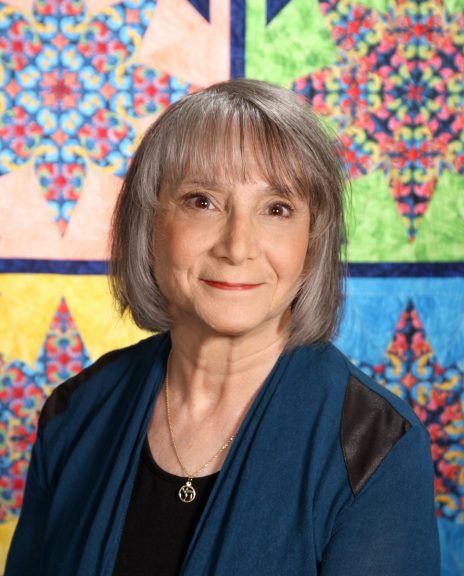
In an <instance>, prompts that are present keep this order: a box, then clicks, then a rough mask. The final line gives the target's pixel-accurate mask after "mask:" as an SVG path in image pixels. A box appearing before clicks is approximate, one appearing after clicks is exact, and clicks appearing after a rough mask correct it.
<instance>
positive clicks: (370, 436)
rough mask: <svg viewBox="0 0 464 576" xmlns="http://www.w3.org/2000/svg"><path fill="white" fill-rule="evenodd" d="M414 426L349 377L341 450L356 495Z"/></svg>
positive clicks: (384, 401)
mask: <svg viewBox="0 0 464 576" xmlns="http://www.w3.org/2000/svg"><path fill="white" fill-rule="evenodd" d="M410 428H411V424H410V423H409V422H408V421H407V420H406V418H404V417H403V416H401V414H399V413H398V412H397V411H396V410H395V408H394V407H393V406H392V405H391V404H390V403H389V402H388V400H386V399H385V398H383V397H382V396H381V395H380V394H377V393H376V392H374V391H373V390H371V389H370V388H369V387H368V386H365V385H364V384H363V383H362V382H360V381H359V380H357V379H356V378H355V377H354V376H350V378H349V381H348V384H347V389H346V394H345V400H344V404H343V416H342V430H341V434H342V447H343V454H344V457H345V463H346V467H347V470H348V477H349V480H350V484H351V489H352V491H353V494H354V495H355V496H356V495H357V494H358V493H359V492H360V491H361V489H362V487H363V486H364V485H365V484H366V482H367V481H368V480H369V478H370V477H371V476H372V474H373V473H374V472H375V471H376V470H377V468H378V466H379V465H380V463H381V462H382V460H383V459H384V458H385V456H386V455H387V454H388V453H389V452H390V450H391V449H392V448H393V446H394V445H395V444H396V443H397V442H398V440H399V439H400V438H401V437H402V436H403V434H405V433H406V432H407V431H408V430H409V429H410Z"/></svg>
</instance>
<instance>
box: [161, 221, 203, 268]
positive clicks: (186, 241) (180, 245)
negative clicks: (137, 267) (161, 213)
mask: <svg viewBox="0 0 464 576" xmlns="http://www.w3.org/2000/svg"><path fill="white" fill-rule="evenodd" d="M200 244H201V235H199V234H195V233H194V231H192V230H191V228H188V227H186V226H183V225H182V222H180V221H177V222H176V221H171V222H165V223H163V224H162V225H161V226H160V227H159V228H158V229H157V232H156V233H155V251H156V254H155V270H156V269H160V270H163V271H165V272H166V273H170V274H172V273H175V271H176V270H185V269H187V268H190V267H191V266H192V264H194V263H195V262H196V260H197V256H198V254H199V252H200V250H201V247H200Z"/></svg>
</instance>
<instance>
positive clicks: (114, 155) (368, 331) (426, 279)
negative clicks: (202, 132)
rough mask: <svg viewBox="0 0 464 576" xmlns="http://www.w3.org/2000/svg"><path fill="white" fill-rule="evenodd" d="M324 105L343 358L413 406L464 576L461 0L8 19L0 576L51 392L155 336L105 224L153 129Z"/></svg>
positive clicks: (61, 3) (28, 10)
mask: <svg viewBox="0 0 464 576" xmlns="http://www.w3.org/2000/svg"><path fill="white" fill-rule="evenodd" d="M239 76H245V77H250V78H258V79H263V80H268V81H271V82H274V83H277V84H281V85H283V86H287V87H289V88H291V89H293V90H294V91H295V92H296V93H297V94H299V95H300V97H301V98H308V99H310V100H311V102H312V104H313V106H314V108H315V110H316V111H317V112H319V114H321V115H322V116H323V118H324V120H325V121H326V122H327V123H328V124H329V125H330V126H331V127H333V128H334V129H335V130H336V131H337V133H338V134H339V135H340V138H341V139H342V141H343V142H344V144H345V146H346V156H345V158H346V164H347V167H348V169H349V171H350V173H351V176H352V201H351V204H350V207H349V238H348V258H349V273H350V277H349V281H348V287H347V303H346V308H345V313H344V318H343V322H342V326H341V330H340V334H339V336H338V340H337V343H338V345H339V346H340V347H341V348H342V349H343V350H344V351H345V352H346V353H347V354H348V355H349V356H350V357H351V358H352V359H353V360H354V361H355V362H356V363H357V364H358V365H359V366H360V367H361V368H362V369H363V370H364V371H366V372H367V373H369V374H371V375H372V376H373V377H374V378H375V379H377V380H378V381H379V382H381V383H382V384H383V385H384V386H386V387H388V388H389V389H390V390H392V391H393V392H395V393H396V394H398V395H399V396H401V397H402V398H404V399H405V400H407V401H408V402H409V403H410V404H411V405H412V406H413V408H414V410H415V411H416V413H417V414H418V416H419V418H420V419H421V420H422V421H423V422H424V424H425V425H426V426H427V428H428V430H429V433H430V438H431V449H432V455H433V459H434V465H435V477H436V481H435V500H436V513H437V517H438V522H439V529H440V538H441V546H442V576H460V575H462V574H464V416H463V412H464V410H463V409H464V0H409V1H405V0H396V1H387V0H357V1H349V2H348V1H346V0H326V1H320V2H318V1H317V0H267V1H266V0H158V1H156V0H92V2H90V1H88V2H86V1H84V0H8V1H6V2H0V574H1V573H2V566H3V564H4V560H5V556H6V552H7V549H8V545H9V541H10V538H11V534H12V531H13V529H14V526H15V524H16V521H17V518H18V514H19V511H20V509H21V502H22V492H23V488H24V480H25V474H26V471H27V466H28V460H29V455H30V450H31V446H32V444H33V442H34V438H35V431H36V425H37V415H38V412H39V410H40V408H41V406H42V404H43V402H44V400H45V398H46V397H47V395H48V394H49V393H50V391H51V390H52V389H53V388H54V387H55V386H56V385H57V384H58V383H59V382H61V381H63V380H64V379H66V378H68V377H69V376H71V375H73V374H75V373H76V372H78V371H79V370H81V369H82V368H83V367H84V366H86V365H87V364H89V363H90V362H91V361H93V360H95V359H96V358H98V356H100V355H101V354H102V353H104V352H105V351H107V350H109V349H113V348H116V347H120V346H123V345H126V344H128V343H130V342H134V341H136V340H137V339H139V338H140V337H142V336H143V334H142V333H141V332H140V331H139V330H138V329H136V328H135V327H134V325H133V324H131V323H130V321H129V320H127V319H124V320H122V319H120V318H118V317H117V315H116V312H115V311H114V308H113V306H112V303H111V299H110V295H109V291H108V285H107V279H106V259H107V247H108V231H109V223H110V218H111V212H112V209H113V206H114V202H115V198H116V195H117V193H118V189H119V187H120V184H121V178H122V176H123V175H124V173H125V171H126V169H127V164H128V162H129V160H130V158H131V155H132V153H133V151H134V149H135V147H136V145H137V142H138V140H139V138H140V136H141V134H143V131H144V130H145V129H146V127H147V126H148V125H149V124H150V123H151V122H152V121H153V119H154V118H155V117H156V115H157V114H158V113H159V112H160V111H162V110H164V109H165V108H166V106H168V105H169V104H170V103H172V102H174V101H175V100H176V99H177V98H179V97H180V96H182V95H184V94H186V93H189V92H192V91H194V90H196V89H198V88H199V87H203V86H206V85H209V84H211V83H213V82H216V81H220V80H224V79H227V78H230V77H239Z"/></svg>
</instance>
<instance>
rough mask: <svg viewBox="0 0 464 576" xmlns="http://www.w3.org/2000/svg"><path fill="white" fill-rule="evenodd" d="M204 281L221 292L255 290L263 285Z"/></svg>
mask: <svg viewBox="0 0 464 576" xmlns="http://www.w3.org/2000/svg"><path fill="white" fill-rule="evenodd" d="M202 281H203V282H204V283H205V284H207V285H208V286H211V287H212V288H218V289H219V290H253V288H258V287H259V286H261V284H242V283H238V282H217V281H216V280H203V279H202Z"/></svg>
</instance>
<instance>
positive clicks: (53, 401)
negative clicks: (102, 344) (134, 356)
mask: <svg viewBox="0 0 464 576" xmlns="http://www.w3.org/2000/svg"><path fill="white" fill-rule="evenodd" d="M122 352H124V349H121V350H113V351H112V352H108V353H107V354H104V355H103V356H102V357H101V358H99V359H98V360H97V361H96V362H94V363H93V364H91V365H90V366H88V367H87V368H84V370H82V371H81V372H79V374H76V376H73V377H72V378H69V380H66V381H65V382H63V383H62V384H60V385H59V386H58V387H57V388H55V390H53V392H52V394H51V395H50V396H49V397H48V398H47V400H46V402H45V404H44V405H43V408H42V411H41V413H40V416H39V424H38V426H39V429H43V428H45V426H46V425H47V424H48V422H50V420H51V419H52V418H54V417H55V416H56V415H57V414H60V413H61V412H64V411H65V410H66V408H67V406H68V403H69V399H70V398H71V396H72V394H73V392H74V391H75V390H77V388H79V386H80V385H81V384H83V383H84V382H86V381H87V380H88V379H89V378H90V377H91V376H92V375H93V374H95V373H96V372H98V371H99V370H101V369H102V368H103V367H104V366H106V365H107V364H109V363H110V362H112V361H113V360H115V359H116V358H117V357H118V356H119V355H120V354H121V353H122Z"/></svg>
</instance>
